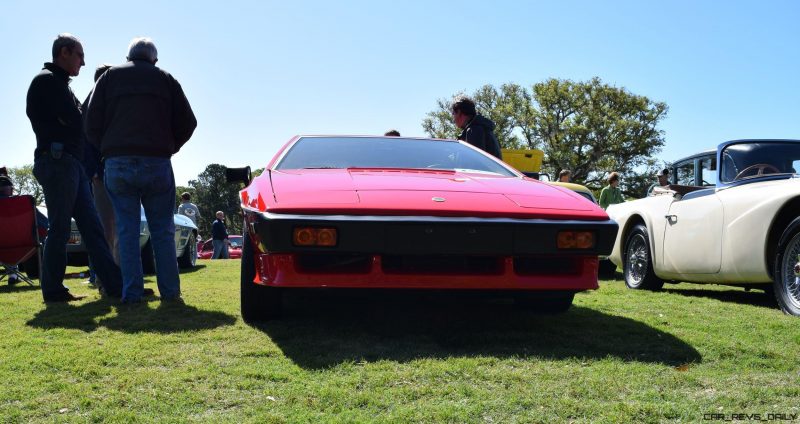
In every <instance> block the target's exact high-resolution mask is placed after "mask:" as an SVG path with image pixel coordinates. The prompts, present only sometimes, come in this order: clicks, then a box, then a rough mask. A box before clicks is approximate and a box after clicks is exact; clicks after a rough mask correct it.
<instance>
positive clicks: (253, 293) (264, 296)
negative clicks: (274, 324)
mask: <svg viewBox="0 0 800 424" xmlns="http://www.w3.org/2000/svg"><path fill="white" fill-rule="evenodd" d="M255 275H256V264H255V256H254V253H253V244H252V243H251V242H250V235H249V234H247V233H245V234H244V237H243V238H242V272H241V279H242V280H241V308H242V318H243V319H244V320H245V322H257V321H266V320H269V319H275V318H278V317H280V316H281V312H282V309H283V292H282V290H281V288H279V287H268V286H262V285H260V284H256V283H254V282H253V279H254V278H255Z"/></svg>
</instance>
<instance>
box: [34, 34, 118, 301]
mask: <svg viewBox="0 0 800 424" xmlns="http://www.w3.org/2000/svg"><path fill="white" fill-rule="evenodd" d="M52 56H53V62H51V63H50V62H49V63H45V64H44V69H42V71H41V72H39V74H38V75H36V77H35V78H34V79H33V81H32V82H31V85H30V88H29V89H28V95H27V108H26V113H27V115H28V118H29V119H30V121H31V126H32V127H33V132H34V133H35V134H36V150H35V151H34V162H33V175H34V177H36V180H37V181H38V182H39V184H40V185H41V186H42V191H43V192H44V199H45V203H46V204H47V214H48V220H49V223H50V228H49V232H48V235H47V238H46V239H45V243H44V254H43V255H42V274H41V276H40V283H41V287H42V296H43V297H44V301H45V302H70V301H74V300H80V299H82V298H84V297H86V296H76V295H73V294H71V293H70V292H69V289H68V288H67V287H66V286H64V272H65V270H66V266H67V254H66V247H67V240H68V239H69V235H70V232H71V218H75V223H76V224H77V226H78V230H79V231H80V232H81V237H82V239H83V242H84V244H85V245H86V249H87V251H88V253H89V257H90V258H91V261H92V263H93V264H94V267H95V271H96V272H97V275H98V276H99V277H100V279H101V280H102V282H103V287H101V290H102V292H103V293H104V294H106V295H108V296H111V297H119V296H121V292H122V289H121V286H122V276H121V275H120V269H119V267H118V266H117V265H116V264H115V263H114V259H113V257H112V255H111V251H110V250H109V248H108V243H106V240H105V238H104V236H103V226H102V224H101V223H100V219H99V218H98V216H97V210H96V209H95V206H94V201H93V200H92V194H91V191H90V189H89V178H88V177H87V176H86V172H85V171H84V169H83V165H82V164H81V162H80V159H81V158H82V157H83V145H84V144H85V141H84V140H83V119H82V116H81V108H80V107H81V104H80V101H78V99H77V97H75V94H73V92H72V90H71V89H70V87H69V83H70V77H76V76H78V74H79V73H80V69H81V67H82V66H84V65H85V64H86V63H85V62H84V52H83V46H82V44H81V42H80V40H78V38H77V37H75V36H74V35H71V34H59V35H58V37H56V39H55V40H54V41H53V48H52Z"/></svg>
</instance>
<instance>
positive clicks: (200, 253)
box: [197, 235, 242, 259]
mask: <svg viewBox="0 0 800 424" xmlns="http://www.w3.org/2000/svg"><path fill="white" fill-rule="evenodd" d="M228 240H229V241H230V242H231V244H230V246H228V256H229V257H230V259H239V258H241V257H242V236H238V235H236V236H228ZM213 254H214V243H213V242H212V240H211V239H208V240H206V241H201V242H200V244H199V245H198V247H197V257H198V258H199V259H211V256H212V255H213Z"/></svg>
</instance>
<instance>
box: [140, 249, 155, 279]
mask: <svg viewBox="0 0 800 424" xmlns="http://www.w3.org/2000/svg"><path fill="white" fill-rule="evenodd" d="M142 272H143V273H144V274H145V275H153V274H155V273H156V257H155V254H154V253H153V244H152V243H150V240H147V243H145V245H144V247H143V248H142Z"/></svg>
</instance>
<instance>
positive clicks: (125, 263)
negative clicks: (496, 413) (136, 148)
mask: <svg viewBox="0 0 800 424" xmlns="http://www.w3.org/2000/svg"><path fill="white" fill-rule="evenodd" d="M104 178H105V186H106V190H107V191H108V195H109V197H110V198H111V204H112V205H113V207H114V215H115V216H116V227H117V240H118V243H119V263H120V268H122V300H123V302H138V301H140V300H141V298H142V294H143V292H144V274H143V272H142V259H141V251H140V250H139V231H140V223H141V207H144V213H145V216H146V217H147V226H148V227H149V228H150V243H151V245H152V246H153V252H154V254H155V260H156V279H157V282H158V292H159V294H160V295H161V299H175V298H178V297H179V296H180V294H181V282H180V277H179V276H178V261H177V258H176V256H175V222H174V221H173V217H172V211H173V210H174V209H175V176H174V175H173V173H172V164H171V163H170V160H169V159H168V158H159V157H148V156H117V157H111V158H108V159H106V162H105V176H104ZM101 278H102V277H101Z"/></svg>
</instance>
